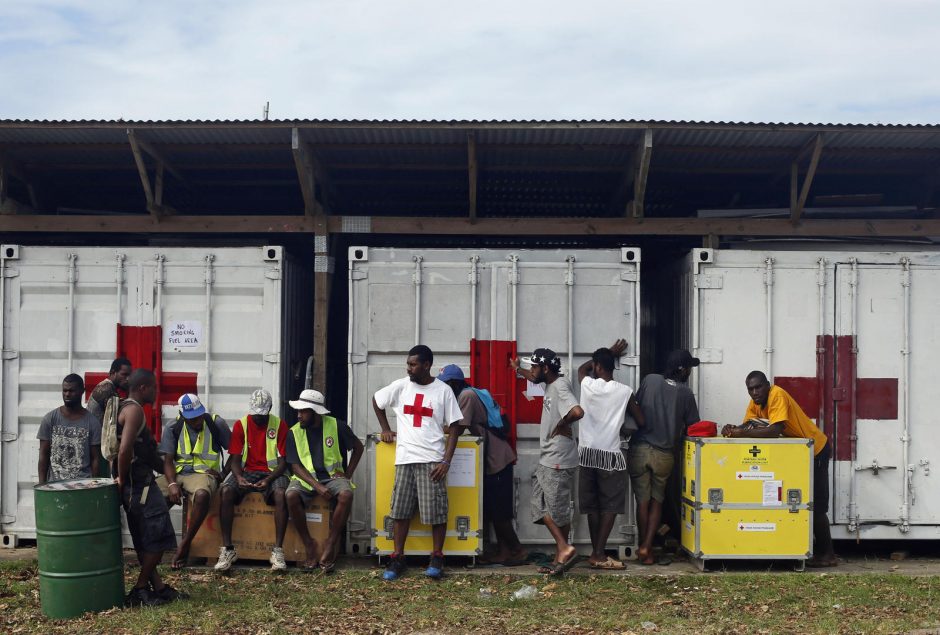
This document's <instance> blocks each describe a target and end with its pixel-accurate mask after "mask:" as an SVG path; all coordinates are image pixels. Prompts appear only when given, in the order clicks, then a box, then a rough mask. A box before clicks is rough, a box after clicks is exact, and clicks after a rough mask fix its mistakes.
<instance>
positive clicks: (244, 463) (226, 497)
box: [215, 390, 287, 571]
mask: <svg viewBox="0 0 940 635" xmlns="http://www.w3.org/2000/svg"><path fill="white" fill-rule="evenodd" d="M248 412H249V414H247V415H246V416H245V417H243V418H241V419H239V420H238V421H236V422H235V427H234V428H233V429H232V440H231V442H230V443H229V454H230V455H231V460H230V461H229V467H230V468H231V470H232V472H231V473H230V474H229V475H228V476H227V477H226V479H225V481H223V483H222V501H221V505H220V506H219V526H220V529H221V531H222V548H221V549H220V550H219V561H218V562H217V563H216V564H215V570H216V571H228V570H229V569H230V568H231V566H232V564H233V563H234V562H235V561H236V560H238V553H237V552H236V551H235V546H234V545H233V544H232V524H233V523H234V522H235V505H237V504H239V503H240V502H241V501H242V499H243V498H244V497H245V494H248V493H250V492H260V493H263V494H264V502H265V503H267V504H268V505H274V549H272V551H271V558H270V562H271V569H273V570H274V571H284V570H285V569H287V562H285V561H284V548H283V547H284V534H285V533H287V502H286V500H285V499H284V492H285V490H286V489H287V477H286V476H285V475H284V472H285V471H286V470H287V462H286V460H285V459H284V450H285V445H286V441H287V424H285V423H284V422H283V421H281V420H280V419H279V418H278V417H275V416H274V415H272V414H271V393H269V392H268V391H267V390H256V391H254V392H253V393H251V398H250V399H249V401H248Z"/></svg>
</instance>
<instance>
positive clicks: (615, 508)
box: [578, 339, 643, 569]
mask: <svg viewBox="0 0 940 635" xmlns="http://www.w3.org/2000/svg"><path fill="white" fill-rule="evenodd" d="M626 350H627V342H626V341H625V340H622V339H620V340H617V341H616V342H614V344H613V345H612V346H611V347H610V348H599V349H597V350H596V351H594V354H593V355H592V356H591V359H589V360H588V361H586V362H584V363H583V364H581V366H580V367H579V368H578V381H579V382H580V383H581V408H582V409H584V417H582V419H581V421H580V423H579V428H578V430H579V431H578V466H579V467H578V502H579V505H580V508H581V513H582V514H587V517H588V529H589V530H590V532H591V547H592V550H591V557H590V558H589V559H588V563H589V564H590V565H591V567H592V568H595V569H623V568H624V566H623V563H622V562H621V561H620V560H616V559H614V558H611V557H610V556H608V555H607V553H606V549H607V539H608V538H609V537H610V532H611V530H612V529H613V528H614V522H615V521H616V519H617V514H622V513H623V512H624V509H625V506H626V502H627V482H628V478H629V477H628V474H627V460H626V457H624V455H623V450H622V449H621V448H620V430H621V428H622V427H623V424H624V418H625V417H626V414H627V412H629V413H630V415H631V416H632V417H633V418H634V419H635V420H636V422H637V423H638V424H639V425H640V426H642V425H643V413H642V412H641V411H640V406H639V405H638V404H637V402H636V399H635V398H634V396H633V389H632V388H631V387H630V386H627V385H626V384H621V383H620V382H619V381H616V380H614V364H615V362H616V360H617V359H618V358H619V357H620V356H621V355H623V353H624V351H626ZM592 375H593V376H592Z"/></svg>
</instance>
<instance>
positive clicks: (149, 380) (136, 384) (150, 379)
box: [127, 368, 157, 392]
mask: <svg viewBox="0 0 940 635" xmlns="http://www.w3.org/2000/svg"><path fill="white" fill-rule="evenodd" d="M156 383H157V377H156V375H154V374H153V373H152V372H151V371H149V370H146V369H144V368H138V369H136V370H134V372H133V373H131V376H130V377H128V379H127V389H128V391H130V392H134V391H136V390H139V389H140V388H143V387H145V386H152V385H154V384H156Z"/></svg>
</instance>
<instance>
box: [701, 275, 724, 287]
mask: <svg viewBox="0 0 940 635" xmlns="http://www.w3.org/2000/svg"><path fill="white" fill-rule="evenodd" d="M723 286H724V278H723V277H722V276H718V275H711V276H710V275H707V274H704V273H699V274H696V275H695V288H696V289H721V288H722V287H723Z"/></svg>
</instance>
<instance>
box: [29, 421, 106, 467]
mask: <svg viewBox="0 0 940 635" xmlns="http://www.w3.org/2000/svg"><path fill="white" fill-rule="evenodd" d="M36 438H37V439H39V440H40V441H49V444H50V450H49V474H48V477H47V478H48V480H50V481H63V480H65V479H69V478H91V477H92V476H95V475H94V474H92V473H91V456H92V455H91V446H93V445H101V423H100V422H99V421H98V420H97V419H95V416H94V415H93V414H91V413H90V412H88V411H87V410H86V411H85V413H84V414H83V415H82V416H81V417H80V418H78V419H74V420H73V419H69V418H68V417H66V416H65V415H63V414H62V412H61V411H60V410H59V409H58V408H56V409H55V410H52V411H50V412H48V413H46V416H45V417H43V418H42V421H41V422H40V424H39V432H38V433H37V434H36Z"/></svg>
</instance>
